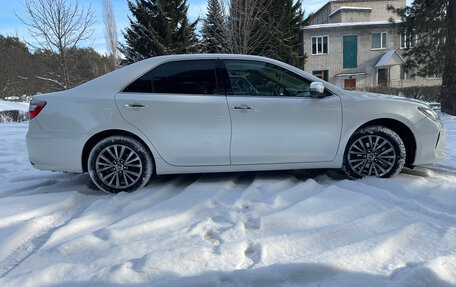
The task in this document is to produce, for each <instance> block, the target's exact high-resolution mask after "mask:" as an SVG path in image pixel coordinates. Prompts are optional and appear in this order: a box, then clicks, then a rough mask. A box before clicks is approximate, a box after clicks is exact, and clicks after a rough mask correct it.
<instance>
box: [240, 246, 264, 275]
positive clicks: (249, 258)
mask: <svg viewBox="0 0 456 287" xmlns="http://www.w3.org/2000/svg"><path fill="white" fill-rule="evenodd" d="M261 253H262V247H261V244H260V243H256V244H254V243H249V244H248V245H247V247H246V248H245V250H244V255H245V259H244V261H243V262H242V263H241V265H240V266H239V268H240V269H247V268H252V267H253V266H255V264H257V263H258V262H260V260H261Z"/></svg>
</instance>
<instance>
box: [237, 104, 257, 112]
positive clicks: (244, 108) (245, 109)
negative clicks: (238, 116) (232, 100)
mask: <svg viewBox="0 0 456 287" xmlns="http://www.w3.org/2000/svg"><path fill="white" fill-rule="evenodd" d="M253 109H255V108H254V107H250V106H244V105H242V106H234V107H233V110H235V111H251V110H253Z"/></svg>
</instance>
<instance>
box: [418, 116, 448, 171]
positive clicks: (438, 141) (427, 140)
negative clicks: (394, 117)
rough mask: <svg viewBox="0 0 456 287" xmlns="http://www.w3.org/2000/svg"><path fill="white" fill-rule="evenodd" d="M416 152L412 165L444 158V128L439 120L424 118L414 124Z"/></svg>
mask: <svg viewBox="0 0 456 287" xmlns="http://www.w3.org/2000/svg"><path fill="white" fill-rule="evenodd" d="M416 129H417V132H416V133H415V136H416V142H417V143H416V154H415V161H414V163H413V164H414V165H422V164H430V163H434V162H437V161H439V160H442V159H444V158H445V157H446V156H447V154H446V152H445V146H446V130H445V126H444V125H443V123H442V122H441V121H439V122H435V121H432V120H431V119H428V118H424V119H422V120H421V121H419V122H418V123H417V124H416Z"/></svg>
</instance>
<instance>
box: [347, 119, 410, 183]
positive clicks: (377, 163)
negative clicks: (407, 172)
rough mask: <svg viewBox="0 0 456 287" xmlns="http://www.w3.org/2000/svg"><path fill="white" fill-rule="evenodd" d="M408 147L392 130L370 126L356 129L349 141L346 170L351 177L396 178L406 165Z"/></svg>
mask: <svg viewBox="0 0 456 287" xmlns="http://www.w3.org/2000/svg"><path fill="white" fill-rule="evenodd" d="M405 155H406V151H405V146H404V143H403V141H402V139H401V138H400V137H399V135H398V134H396V133H395V132H394V131H392V130H391V129H388V128H386V127H383V126H370V127H366V128H362V129H360V130H358V131H357V132H355V133H354V134H353V136H352V137H351V138H350V140H349V141H348V144H347V147H346V149H345V154H344V163H343V170H344V171H345V172H346V173H347V175H348V176H349V177H351V178H361V177H364V176H376V177H393V176H396V175H398V174H399V173H400V172H401V170H402V168H403V167H404V164H405Z"/></svg>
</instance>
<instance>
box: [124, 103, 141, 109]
mask: <svg viewBox="0 0 456 287" xmlns="http://www.w3.org/2000/svg"><path fill="white" fill-rule="evenodd" d="M124 107H125V108H126V109H145V108H147V105H142V104H125V105H124Z"/></svg>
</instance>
